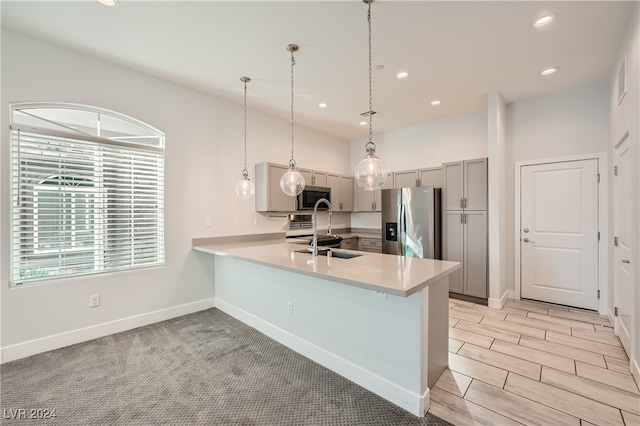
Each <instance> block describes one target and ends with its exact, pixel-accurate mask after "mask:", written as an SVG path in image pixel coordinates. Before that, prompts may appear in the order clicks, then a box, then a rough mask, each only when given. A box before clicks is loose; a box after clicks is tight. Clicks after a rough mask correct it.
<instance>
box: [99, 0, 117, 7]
mask: <svg viewBox="0 0 640 426" xmlns="http://www.w3.org/2000/svg"><path fill="white" fill-rule="evenodd" d="M98 3H100V4H101V5H103V6H107V7H114V6H117V5H118V0H98Z"/></svg>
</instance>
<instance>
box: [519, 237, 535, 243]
mask: <svg viewBox="0 0 640 426" xmlns="http://www.w3.org/2000/svg"><path fill="white" fill-rule="evenodd" d="M522 241H524V242H525V243H535V241H531V240H530V239H528V238H525V239H523V240H522Z"/></svg>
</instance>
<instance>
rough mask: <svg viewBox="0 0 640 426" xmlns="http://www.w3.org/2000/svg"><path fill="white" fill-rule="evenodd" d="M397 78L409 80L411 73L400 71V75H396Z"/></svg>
mask: <svg viewBox="0 0 640 426" xmlns="http://www.w3.org/2000/svg"><path fill="white" fill-rule="evenodd" d="M396 77H397V78H407V77H409V73H408V72H406V71H400V72H399V73H398V74H396Z"/></svg>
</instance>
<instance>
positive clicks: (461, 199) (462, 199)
mask: <svg viewBox="0 0 640 426" xmlns="http://www.w3.org/2000/svg"><path fill="white" fill-rule="evenodd" d="M460 208H461V209H464V198H460Z"/></svg>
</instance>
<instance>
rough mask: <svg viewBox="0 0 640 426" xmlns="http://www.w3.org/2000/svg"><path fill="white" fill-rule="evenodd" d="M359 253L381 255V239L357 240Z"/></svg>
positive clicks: (361, 238)
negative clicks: (365, 252) (366, 252)
mask: <svg viewBox="0 0 640 426" xmlns="http://www.w3.org/2000/svg"><path fill="white" fill-rule="evenodd" d="M358 243H359V247H358V249H359V250H360V251H368V252H371V253H382V239H381V238H363V237H360V238H359V239H358Z"/></svg>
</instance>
